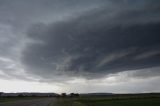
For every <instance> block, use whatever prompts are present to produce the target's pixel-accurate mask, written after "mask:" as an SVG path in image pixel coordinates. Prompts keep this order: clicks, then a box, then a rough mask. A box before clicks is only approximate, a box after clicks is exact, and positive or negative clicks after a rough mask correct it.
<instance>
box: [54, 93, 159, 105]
mask: <svg viewBox="0 0 160 106" xmlns="http://www.w3.org/2000/svg"><path fill="white" fill-rule="evenodd" d="M54 106H160V97H159V96H153V95H145V96H144V95H140V96H139V95H134V96H133V95H132V96H128V95H127V96H126V95H121V96H120V95H116V96H97V97H96V96H89V97H78V98H59V99H57V101H56V102H55V104H54Z"/></svg>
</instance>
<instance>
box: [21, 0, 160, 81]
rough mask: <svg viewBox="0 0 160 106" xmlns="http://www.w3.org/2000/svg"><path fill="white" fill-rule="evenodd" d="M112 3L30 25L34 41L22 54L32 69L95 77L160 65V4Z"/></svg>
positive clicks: (47, 74) (40, 72)
mask: <svg viewBox="0 0 160 106" xmlns="http://www.w3.org/2000/svg"><path fill="white" fill-rule="evenodd" d="M112 3H113V4H112V5H113V6H111V7H101V8H97V9H93V10H91V11H88V12H84V13H81V15H79V16H73V18H72V17H71V18H70V19H66V20H64V21H61V22H56V23H52V24H50V25H45V24H41V23H39V24H36V25H33V26H32V27H31V28H30V30H29V31H28V38H29V39H31V40H32V42H30V43H28V44H27V46H26V48H25V49H24V51H23V56H22V62H23V63H24V65H25V67H26V69H27V70H28V72H29V73H34V74H36V75H40V76H42V77H53V76H54V75H68V76H83V77H93V78H95V77H99V76H102V75H107V74H112V73H116V72H122V71H128V70H138V69H145V68H151V67H158V66H159V65H160V36H159V35H160V5H158V4H157V2H156V1H154V2H151V1H149V3H148V2H147V3H146V2H145V3H144V1H142V3H141V2H140V3H139V4H138V3H137V2H136V3H135V4H134V5H132V4H131V1H127V3H126V4H122V3H117V2H112ZM136 6H137V8H136ZM157 71H158V70H157Z"/></svg>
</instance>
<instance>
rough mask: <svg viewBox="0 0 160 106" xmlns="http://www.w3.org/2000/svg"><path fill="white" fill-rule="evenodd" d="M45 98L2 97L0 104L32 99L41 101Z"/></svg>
mask: <svg viewBox="0 0 160 106" xmlns="http://www.w3.org/2000/svg"><path fill="white" fill-rule="evenodd" d="M40 98H44V97H0V103H3V102H14V101H19V100H32V99H40Z"/></svg>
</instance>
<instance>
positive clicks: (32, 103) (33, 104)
mask: <svg viewBox="0 0 160 106" xmlns="http://www.w3.org/2000/svg"><path fill="white" fill-rule="evenodd" d="M53 101H54V98H45V99H34V100H21V101H14V102H8V103H0V106H50V103H51V102H53Z"/></svg>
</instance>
